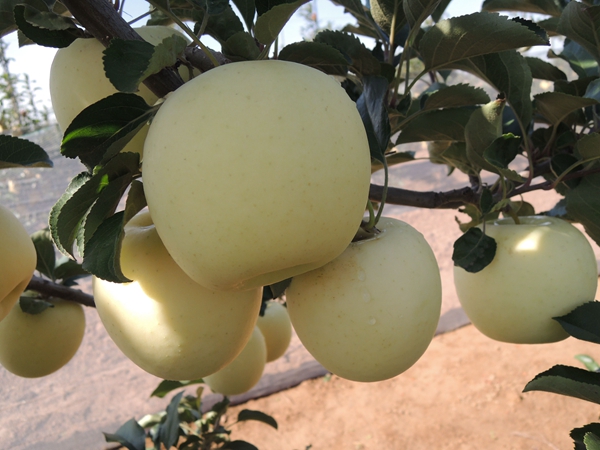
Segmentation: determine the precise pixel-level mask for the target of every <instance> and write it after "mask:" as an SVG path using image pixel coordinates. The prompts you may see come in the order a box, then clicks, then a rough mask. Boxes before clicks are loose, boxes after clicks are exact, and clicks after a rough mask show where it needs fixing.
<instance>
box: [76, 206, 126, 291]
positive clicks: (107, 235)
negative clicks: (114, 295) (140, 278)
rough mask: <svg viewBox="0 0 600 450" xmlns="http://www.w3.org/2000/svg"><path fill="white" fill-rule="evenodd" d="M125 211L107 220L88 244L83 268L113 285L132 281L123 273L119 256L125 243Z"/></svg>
mask: <svg viewBox="0 0 600 450" xmlns="http://www.w3.org/2000/svg"><path fill="white" fill-rule="evenodd" d="M123 216H124V213H123V211H121V212H118V213H116V214H114V215H113V216H111V217H109V218H108V219H106V220H105V221H104V222H102V223H101V224H100V226H99V227H98V228H97V229H96V232H95V233H94V235H93V236H92V237H91V238H90V240H89V241H88V242H87V245H86V247H85V255H84V258H83V264H82V267H83V268H84V269H85V270H87V271H88V272H89V273H93V274H94V275H95V276H97V277H98V278H101V279H103V280H106V281H110V282H113V283H127V282H129V281H131V280H130V279H129V278H127V277H126V276H125V275H123V273H122V272H121V261H120V260H119V254H120V249H121V243H122V242H123V226H124V225H125V223H124V221H123Z"/></svg>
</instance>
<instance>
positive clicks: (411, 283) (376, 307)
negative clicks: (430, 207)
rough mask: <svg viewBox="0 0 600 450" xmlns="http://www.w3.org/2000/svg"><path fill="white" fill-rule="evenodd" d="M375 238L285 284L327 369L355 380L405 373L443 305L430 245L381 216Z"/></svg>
mask: <svg viewBox="0 0 600 450" xmlns="http://www.w3.org/2000/svg"><path fill="white" fill-rule="evenodd" d="M377 228H378V229H379V230H380V231H381V232H380V233H379V234H378V235H376V236H375V237H374V238H370V239H367V240H363V241H358V242H353V243H351V244H350V245H349V247H348V248H347V249H346V251H345V252H344V253H342V254H341V255H340V256H339V257H338V258H336V259H335V260H333V261H332V262H330V263H329V264H327V265H325V266H323V267H321V268H319V269H316V270H313V271H311V272H307V273H305V274H302V275H299V276H297V277H294V278H293V280H292V283H291V285H290V286H289V287H288V289H287V290H286V299H287V305H288V311H289V313H290V319H291V321H292V325H293V326H294V329H295V330H296V333H297V334H298V337H299V338H300V341H302V343H303V344H304V346H305V347H306V349H307V350H308V351H309V352H310V354H311V355H313V356H314V358H315V359H316V360H317V361H318V362H320V363H321V364H322V365H323V366H324V367H325V368H326V369H327V370H329V371H330V372H332V373H334V374H336V375H338V376H340V377H342V378H347V379H349V380H353V381H381V380H385V379H388V378H392V377H395V376H396V375H398V374H400V373H402V372H404V371H405V370H406V369H408V368H409V367H410V366H412V365H413V364H414V363H415V362H416V361H417V360H418V359H419V358H420V357H421V355H422V354H423V353H424V352H425V350H426V349H427V347H428V346H429V343H430V342H431V340H432V338H433V336H434V333H435V329H436V327H437V323H438V320H439V318H440V309H441V303H442V288H441V278H440V272H439V268H438V265H437V261H436V259H435V256H434V254H433V251H432V250H431V247H430V246H429V244H428V243H427V241H426V240H425V238H424V237H423V235H422V234H421V233H419V232H418V231H417V230H415V229H414V228H413V227H411V226H410V225H408V224H407V223H405V222H402V221H399V220H396V219H392V218H385V217H382V218H381V220H380V221H379V223H378V224H377Z"/></svg>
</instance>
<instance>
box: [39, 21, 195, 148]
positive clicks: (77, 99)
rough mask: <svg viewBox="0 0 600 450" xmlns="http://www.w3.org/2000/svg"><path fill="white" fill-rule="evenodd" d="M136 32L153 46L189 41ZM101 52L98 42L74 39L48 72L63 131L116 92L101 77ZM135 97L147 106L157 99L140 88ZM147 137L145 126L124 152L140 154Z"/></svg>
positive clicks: (165, 30) (158, 30)
mask: <svg viewBox="0 0 600 450" xmlns="http://www.w3.org/2000/svg"><path fill="white" fill-rule="evenodd" d="M135 30H136V31H137V33H138V34H139V35H140V36H141V37H142V38H143V39H144V40H146V41H147V42H150V43H151V44H152V45H158V44H159V43H160V42H161V41H162V40H163V39H165V38H167V37H170V36H172V35H175V34H176V35H178V36H181V37H182V38H184V39H186V40H188V41H189V39H187V38H186V37H185V36H184V35H183V34H182V33H180V32H179V31H177V30H175V29H173V28H171V27H165V26H145V27H140V28H136V29H135ZM104 49H105V47H104V45H102V44H101V43H100V41H98V40H97V39H76V40H75V41H74V42H73V43H72V44H71V45H69V46H68V47H65V48H61V49H60V50H58V51H57V52H56V56H55V57H54V60H53V61H52V66H51V68H50V98H51V101H52V109H53V111H54V115H55V116H56V121H57V122H58V125H59V127H60V128H61V129H62V130H63V131H64V130H66V129H67V127H68V126H69V125H70V124H71V122H72V121H73V119H74V118H75V117H76V116H77V115H78V114H79V113H80V112H81V111H83V110H84V109H85V108H87V107H88V106H90V105H92V104H94V103H96V102H97V101H99V100H102V99H103V98H105V97H108V96H110V95H112V94H115V93H117V92H118V91H117V89H116V88H115V87H114V86H113V85H112V83H111V82H110V81H109V80H108V78H106V75H105V73H104V63H103V61H102V57H103V54H102V52H103V51H104ZM188 72H189V71H188V70H187V68H182V69H181V70H180V74H181V75H182V76H183V77H184V79H185V80H187V79H189V74H188ZM137 94H138V95H140V96H141V97H142V98H143V99H144V100H145V101H146V103H148V104H150V105H152V104H154V103H155V102H156V101H157V100H158V97H157V96H156V95H154V94H153V93H152V92H151V91H150V89H148V88H147V87H146V86H144V85H143V84H141V85H140V88H139V92H137ZM147 133H148V127H147V126H146V127H144V128H142V130H140V132H138V134H136V135H135V137H134V138H133V139H132V140H131V141H130V142H129V143H128V144H127V146H126V147H125V149H124V150H123V151H130V152H137V153H140V154H142V150H143V146H144V139H145V138H146V134H147Z"/></svg>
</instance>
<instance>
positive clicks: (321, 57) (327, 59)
mask: <svg viewBox="0 0 600 450" xmlns="http://www.w3.org/2000/svg"><path fill="white" fill-rule="evenodd" d="M278 59H280V60H283V61H291V62H296V63H299V64H304V65H305V66H310V67H313V68H315V69H318V70H320V71H322V72H325V73H326V74H328V75H341V76H344V75H346V73H347V72H348V64H349V62H348V61H346V58H344V55H342V54H341V53H340V52H339V50H336V49H335V48H333V47H331V46H330V45H327V44H322V43H320V42H306V41H305V42H295V43H293V44H290V45H287V46H286V47H284V48H282V49H281V51H280V52H279V56H278Z"/></svg>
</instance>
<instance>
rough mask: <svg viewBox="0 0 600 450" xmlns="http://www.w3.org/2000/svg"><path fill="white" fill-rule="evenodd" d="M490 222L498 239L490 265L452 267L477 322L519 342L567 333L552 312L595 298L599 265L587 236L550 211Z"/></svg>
mask: <svg viewBox="0 0 600 450" xmlns="http://www.w3.org/2000/svg"><path fill="white" fill-rule="evenodd" d="M519 220H520V222H521V224H519V225H515V223H514V221H513V220H512V219H511V218H504V219H497V220H494V221H491V222H488V223H487V224H486V228H485V232H486V234H487V235H488V236H491V237H493V238H494V239H495V240H496V243H497V249H496V256H495V257H494V259H493V261H492V262H491V264H490V265H488V266H487V267H485V268H484V269H483V270H481V271H480V272H477V273H469V272H467V271H465V270H464V269H462V268H460V267H454V284H455V286H456V293H457V294H458V298H459V300H460V303H461V305H462V307H463V309H464V310H465V313H466V314H467V316H468V317H469V319H470V320H471V322H473V325H475V327H476V328H477V329H478V330H479V331H481V332H482V333H483V334H485V335H486V336H488V337H490V338H492V339H495V340H498V341H502V342H512V343H519V344H535V343H546V342H556V341H560V340H562V339H565V338H567V337H568V334H567V332H566V331H564V330H563V328H562V327H561V326H560V325H559V323H558V322H556V321H555V320H552V318H553V317H558V316H562V315H564V314H567V313H568V312H570V311H572V310H573V309H575V308H576V307H577V306H579V305H581V304H582V303H585V302H588V301H592V300H594V296H595V294H596V288H597V286H598V267H597V263H596V257H595V255H594V251H593V250H592V247H591V245H590V243H589V242H588V240H587V239H586V238H585V236H584V235H583V233H581V232H580V231H579V230H578V229H577V228H575V227H574V226H573V225H571V224H570V223H568V222H566V221H564V220H561V219H558V218H554V217H546V216H527V217H519Z"/></svg>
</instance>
